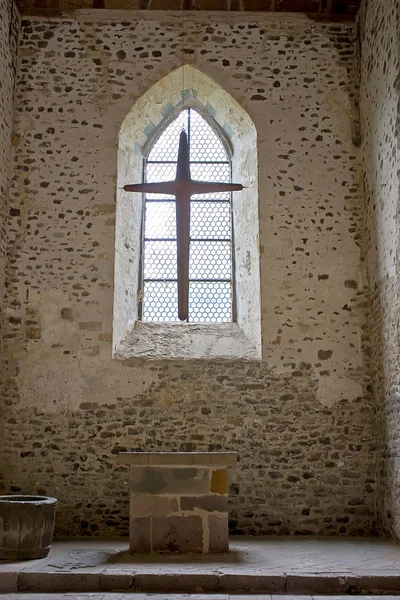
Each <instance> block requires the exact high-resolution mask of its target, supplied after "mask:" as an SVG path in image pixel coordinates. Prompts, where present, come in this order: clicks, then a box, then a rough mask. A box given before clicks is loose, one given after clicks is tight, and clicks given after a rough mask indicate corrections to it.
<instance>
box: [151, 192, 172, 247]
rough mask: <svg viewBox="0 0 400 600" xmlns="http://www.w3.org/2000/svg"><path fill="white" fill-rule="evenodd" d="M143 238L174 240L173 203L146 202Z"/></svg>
mask: <svg viewBox="0 0 400 600" xmlns="http://www.w3.org/2000/svg"><path fill="white" fill-rule="evenodd" d="M144 237H145V238H147V239H149V238H170V239H175V238H176V209H175V202H149V201H148V202H146V219H145V231H144Z"/></svg>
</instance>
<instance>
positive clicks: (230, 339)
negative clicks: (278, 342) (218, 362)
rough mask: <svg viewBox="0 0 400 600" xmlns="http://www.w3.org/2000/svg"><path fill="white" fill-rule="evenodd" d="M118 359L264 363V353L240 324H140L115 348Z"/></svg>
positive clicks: (137, 322) (136, 323) (115, 356)
mask: <svg viewBox="0 0 400 600" xmlns="http://www.w3.org/2000/svg"><path fill="white" fill-rule="evenodd" d="M114 358H117V359H122V360H124V359H129V358H147V359H170V360H182V359H183V360H187V359H215V358H219V359H222V360H224V359H226V360H232V359H237V358H240V359H245V360H260V359H261V350H260V349H259V348H256V347H255V345H254V343H253V342H252V340H249V338H248V337H247V336H246V335H245V334H244V333H243V331H242V329H241V328H240V327H239V325H238V324H237V323H143V322H142V321H136V322H135V324H134V326H133V328H132V329H131V330H130V331H128V333H127V335H126V336H125V338H124V339H123V340H122V341H121V343H120V344H119V345H118V346H117V347H116V348H115V349H114Z"/></svg>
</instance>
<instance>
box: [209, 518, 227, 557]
mask: <svg viewBox="0 0 400 600" xmlns="http://www.w3.org/2000/svg"><path fill="white" fill-rule="evenodd" d="M208 532H209V544H208V550H209V552H228V549H229V529H228V516H226V517H215V516H214V515H210V516H209V517H208Z"/></svg>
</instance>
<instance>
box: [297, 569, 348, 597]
mask: <svg viewBox="0 0 400 600" xmlns="http://www.w3.org/2000/svg"><path fill="white" fill-rule="evenodd" d="M286 585H287V593H288V594H307V595H308V594H344V593H346V591H347V589H348V585H347V583H346V581H345V575H339V574H335V575H332V574H330V573H321V574H318V575H313V574H302V575H300V574H299V575H288V576H287V584H286Z"/></svg>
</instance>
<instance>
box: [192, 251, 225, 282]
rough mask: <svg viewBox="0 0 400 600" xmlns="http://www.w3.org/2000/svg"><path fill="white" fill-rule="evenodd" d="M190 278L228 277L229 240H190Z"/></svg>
mask: <svg viewBox="0 0 400 600" xmlns="http://www.w3.org/2000/svg"><path fill="white" fill-rule="evenodd" d="M189 277H190V279H230V278H231V244H230V242H190V259H189Z"/></svg>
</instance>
